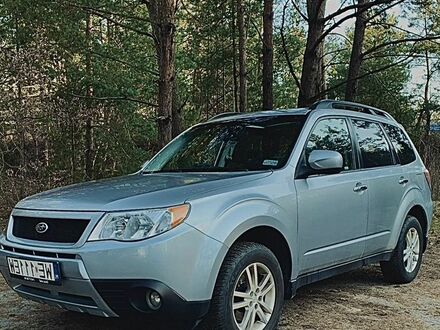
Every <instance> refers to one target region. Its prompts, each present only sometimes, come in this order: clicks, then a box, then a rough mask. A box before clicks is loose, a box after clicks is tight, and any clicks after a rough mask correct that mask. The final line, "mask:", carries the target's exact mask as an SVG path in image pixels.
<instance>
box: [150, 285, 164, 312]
mask: <svg viewBox="0 0 440 330" xmlns="http://www.w3.org/2000/svg"><path fill="white" fill-rule="evenodd" d="M147 295H148V298H147V300H148V302H149V305H150V308H151V309H154V310H158V309H159V308H160V306H161V305H162V298H161V296H160V294H159V293H158V292H156V291H153V290H152V291H150V292H149V294H148V293H147Z"/></svg>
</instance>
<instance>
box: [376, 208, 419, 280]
mask: <svg viewBox="0 0 440 330" xmlns="http://www.w3.org/2000/svg"><path fill="white" fill-rule="evenodd" d="M423 239H424V238H423V231H422V227H421V226H420V222H419V221H418V220H417V218H415V217H413V216H411V215H408V216H407V218H406V220H405V223H404V224H403V228H402V232H401V233H400V237H399V241H398V242H397V246H396V249H395V250H394V253H393V256H392V257H391V259H390V261H384V262H382V263H381V264H380V265H381V268H382V273H383V275H384V276H385V279H386V280H387V281H389V282H391V283H398V284H403V283H409V282H411V281H413V280H414V279H415V278H416V276H417V274H418V272H419V270H420V266H421V263H422V252H423V248H422V247H423Z"/></svg>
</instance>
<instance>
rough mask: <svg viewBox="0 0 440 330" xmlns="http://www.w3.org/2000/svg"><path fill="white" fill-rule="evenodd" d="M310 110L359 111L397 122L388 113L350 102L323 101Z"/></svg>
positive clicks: (316, 103)
mask: <svg viewBox="0 0 440 330" xmlns="http://www.w3.org/2000/svg"><path fill="white" fill-rule="evenodd" d="M309 109H310V110H318V109H342V110H349V111H357V112H363V113H367V114H370V115H376V116H382V117H385V118H388V119H390V120H393V121H396V120H395V119H394V118H393V116H391V115H390V114H389V113H388V112H386V111H383V110H380V109H378V108H375V107H371V106H369V105H365V104H361V103H355V102H349V101H339V100H322V101H318V102H315V103H313V104H312V105H311V106H310V107H309Z"/></svg>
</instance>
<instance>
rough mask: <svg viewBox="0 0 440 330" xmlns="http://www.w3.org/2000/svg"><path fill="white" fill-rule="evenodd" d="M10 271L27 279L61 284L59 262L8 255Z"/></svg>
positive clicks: (14, 275)
mask: <svg viewBox="0 0 440 330" xmlns="http://www.w3.org/2000/svg"><path fill="white" fill-rule="evenodd" d="M8 266H9V273H10V274H11V276H13V277H18V278H21V279H24V280H26V281H31V282H37V283H45V284H61V272H60V264H59V262H45V261H38V260H29V259H18V258H10V257H8Z"/></svg>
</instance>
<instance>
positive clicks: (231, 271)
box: [198, 242, 284, 330]
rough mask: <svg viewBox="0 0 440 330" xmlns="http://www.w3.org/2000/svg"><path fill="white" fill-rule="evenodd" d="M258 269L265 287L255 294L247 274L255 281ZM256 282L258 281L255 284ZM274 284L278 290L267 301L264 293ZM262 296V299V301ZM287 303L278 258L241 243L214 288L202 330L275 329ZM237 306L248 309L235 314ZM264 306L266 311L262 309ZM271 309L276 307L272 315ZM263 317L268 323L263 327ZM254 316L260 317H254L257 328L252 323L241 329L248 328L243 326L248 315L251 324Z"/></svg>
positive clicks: (233, 247)
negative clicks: (235, 293) (255, 270)
mask: <svg viewBox="0 0 440 330" xmlns="http://www.w3.org/2000/svg"><path fill="white" fill-rule="evenodd" d="M255 265H256V266H255ZM249 267H250V268H249ZM255 267H256V268H257V273H258V274H259V276H258V279H259V280H258V282H259V286H261V287H262V289H260V290H261V291H260V290H259V289H258V288H256V287H255V286H254V287H253V289H252V290H251V287H250V285H249V277H248V272H247V271H249V273H250V276H251V278H253V275H254V274H255V272H254V269H255ZM269 274H271V276H272V277H270V275H269ZM265 279H267V282H266V284H265V283H264V282H265ZM255 282H256V281H255V280H254V282H252V283H255ZM271 283H273V285H274V287H273V288H271V289H270V290H269V291H268V293H267V294H266V295H265V296H264V297H263V294H264V292H263V291H267V290H268V288H269V287H271ZM235 290H237V291H240V292H242V293H243V294H245V295H246V298H245V297H244V296H241V295H236V296H234V291H235ZM257 292H258V293H257ZM251 293H254V295H252V297H251ZM238 296H239V297H238ZM260 296H261V298H259V297H260ZM259 299H260V300H259ZM259 301H260V302H262V304H261V303H259ZM283 302H284V281H283V275H282V272H281V267H280V264H279V262H278V260H277V258H276V257H275V255H274V254H273V253H272V251H270V250H269V249H268V248H267V247H265V246H264V245H261V244H257V243H253V242H240V243H237V244H235V245H234V246H232V248H231V249H230V251H229V252H228V254H227V256H226V258H225V260H224V262H223V265H222V267H221V269H220V272H219V275H218V278H217V282H216V285H215V288H214V294H213V297H212V300H211V306H210V311H209V312H208V315H207V316H206V318H205V319H204V320H203V321H202V322H201V325H200V327H198V329H211V330H213V329H217V330H223V329H225V330H231V329H235V330H238V329H246V330H247V329H252V330H253V329H265V330H271V329H275V328H276V326H277V324H278V320H279V317H280V314H281V309H282V306H283ZM233 303H235V304H236V307H238V306H242V305H246V306H244V307H240V308H237V309H236V310H235V312H234V309H233ZM263 305H264V307H262V306H263ZM269 305H270V306H269ZM255 306H257V307H255ZM271 306H273V307H272V313H271V315H269V313H268V312H269V311H270V309H271V308H270V307H271ZM265 308H268V309H265ZM261 313H263V317H266V320H265V321H266V323H261V320H262V317H261V315H262V314H261ZM254 314H255V315H256V316H254V320H255V323H254V327H251V326H250V325H251V323H250V321H249V322H248V323H247V325H248V326H247V327H241V328H239V325H240V326H242V325H244V324H242V322H245V319H244V318H245V317H246V315H249V320H251V319H252V317H253V315H254Z"/></svg>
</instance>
